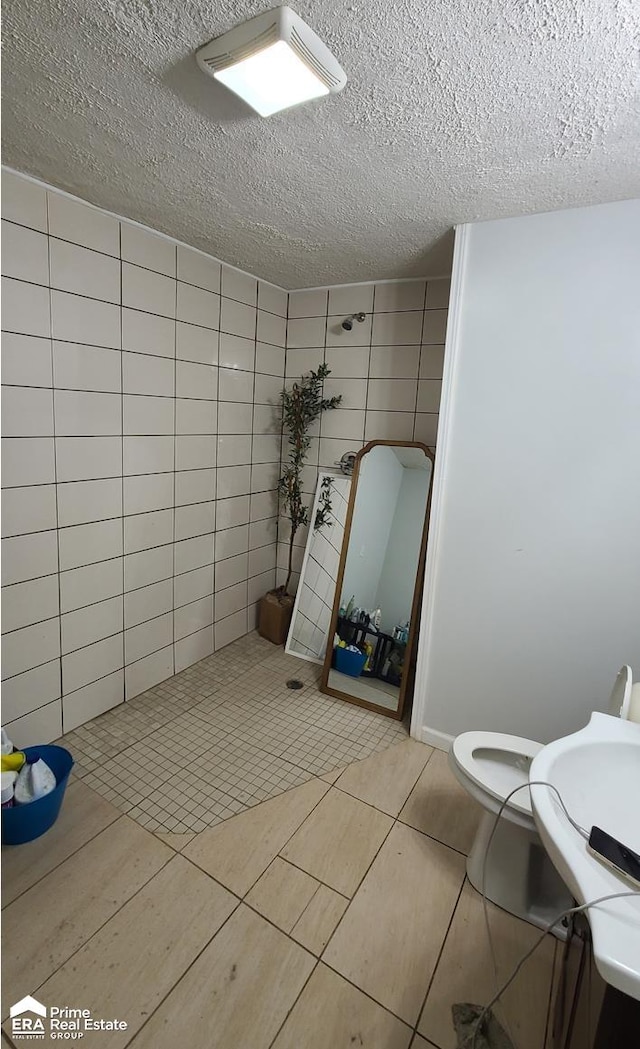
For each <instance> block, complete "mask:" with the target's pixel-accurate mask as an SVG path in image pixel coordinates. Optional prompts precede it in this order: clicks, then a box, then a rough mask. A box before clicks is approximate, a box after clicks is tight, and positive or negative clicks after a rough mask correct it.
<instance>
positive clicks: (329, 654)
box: [320, 441, 435, 721]
mask: <svg viewBox="0 0 640 1049" xmlns="http://www.w3.org/2000/svg"><path fill="white" fill-rule="evenodd" d="M380 446H382V447H387V448H420V449H422V451H423V452H424V454H425V456H426V457H427V459H429V460H430V461H431V478H430V480H429V491H428V494H427V506H426V509H425V513H424V525H423V528H422V537H421V539H420V553H419V556H418V566H417V569H416V581H415V585H414V588H413V600H412V602H411V619H410V626H409V637H408V639H407V651H406V657H405V664H404V667H403V670H402V680H401V682H400V687H399V695H398V709H397V710H395V711H394V710H389V708H388V707H383V706H380V705H378V704H377V703H370V702H369V700H367V699H360V698H359V697H358V696H351V695H349V694H348V693H347V692H341V691H340V690H339V689H337V688H332V687H331V686H330V685H329V672H330V671H331V663H332V660H333V638H334V636H335V633H336V627H337V625H338V613H339V611H340V600H341V597H342V584H343V580H344V570H345V565H346V561H347V551H348V549H349V540H350V538H351V523H352V520H353V511H354V507H355V502H356V496H357V494H358V479H359V476H360V463H361V462H362V460H363V459H364V457H365V455H366V454H367V452H370V451H371V450H372V449H373V448H377V447H380ZM434 461H435V460H434V456H433V453H432V452H431V451H430V450H429V449H428V448H427V446H426V444H423V443H422V442H421V441H369V443H368V444H366V445H365V446H364V448H361V449H360V451H359V452H358V454H357V455H356V461H355V465H354V468H353V476H352V478H351V492H350V494H349V506H348V508H347V516H346V520H345V523H344V536H343V539H342V549H341V551H340V565H339V567H338V578H337V580H336V593H335V597H334V601H333V611H332V613H331V623H330V625H329V641H328V644H327V651H326V655H325V658H324V665H323V667H322V676H321V678H320V691H321V692H323V693H324V694H325V695H327V696H334V697H335V698H336V699H344V700H346V702H347V703H353V704H355V706H358V707H366V708H367V709H368V710H375V711H376V712H377V713H378V714H384V715H385V716H386V717H389V718H394V719H395V720H396V721H401V720H402V716H403V712H404V704H405V698H406V693H407V686H408V684H409V678H410V673H411V663H412V659H413V653H414V647H415V643H416V639H417V636H418V629H419V626H420V598H421V595H422V586H423V579H424V563H425V556H426V551H427V535H428V532H429V516H430V513H431V495H432V492H433V467H434Z"/></svg>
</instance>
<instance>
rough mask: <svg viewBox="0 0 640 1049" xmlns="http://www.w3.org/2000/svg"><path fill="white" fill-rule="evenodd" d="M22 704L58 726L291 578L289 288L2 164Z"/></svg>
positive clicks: (165, 665)
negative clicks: (281, 495) (286, 472)
mask: <svg viewBox="0 0 640 1049" xmlns="http://www.w3.org/2000/svg"><path fill="white" fill-rule="evenodd" d="M2 188H3V193H2V215H3V223H2V226H3V253H2V259H3V267H2V272H3V274H4V276H3V311H2V328H3V339H2V382H3V391H2V410H3V432H4V434H5V440H4V443H3V456H2V467H3V473H2V483H3V488H4V491H3V509H2V536H3V540H2V546H3V558H2V572H3V574H2V583H3V613H4V615H3V638H2V657H3V662H2V677H3V679H4V680H3V700H4V713H3V722H4V724H5V726H6V727H7V728H8V731H9V733H10V734H13V736H14V737H15V738H16V740H17V742H18V743H20V744H21V745H25V744H27V743H29V742H35V741H39V742H42V741H44V740H50V739H53V738H56V737H57V736H59V735H60V734H61V732H62V731H63V730H64V731H69V730H70V729H73V728H74V727H76V726H78V725H80V724H82V723H83V722H85V721H87V720H88V719H89V718H92V717H94V716H95V715H97V714H99V713H101V712H103V711H105V710H107V709H109V708H110V707H113V706H115V705H116V704H118V703H120V702H122V701H123V700H124V699H125V698H129V697H131V696H134V695H136V694H137V693H140V692H142V691H144V690H146V689H147V688H149V687H150V686H151V685H153V684H155V683H156V682H158V681H161V680H163V679H164V678H167V677H169V676H170V675H171V674H173V673H175V672H178V671H180V670H182V669H183V668H184V667H187V666H189V665H190V664H191V663H193V662H195V661H196V660H199V659H201V658H202V657H204V656H206V655H208V654H209V653H211V652H213V651H214V650H215V649H218V648H220V647H222V646H223V645H225V644H227V643H228V642H230V641H232V640H233V639H234V638H236V637H238V636H240V635H242V634H245V633H246V632H247V630H249V629H252V628H253V626H254V615H255V612H254V605H255V602H256V600H257V599H258V598H259V597H260V595H261V594H262V593H264V592H265V590H267V589H268V588H269V587H271V586H273V584H274V577H275V564H276V524H277V519H276V514H277V500H276V483H277V478H278V474H279V458H280V439H279V436H278V433H277V427H276V426H275V412H274V407H273V405H274V404H275V403H276V402H277V399H278V394H279V391H280V389H281V387H282V381H283V380H282V376H283V373H284V366H285V327H286V319H285V318H286V311H287V294H286V292H284V291H282V289H280V288H277V287H274V286H273V285H270V284H268V283H265V282H263V281H258V280H256V279H255V278H253V277H251V276H248V275H247V274H244V273H241V272H239V271H237V270H234V269H233V268H231V267H228V266H225V265H223V264H221V263H219V262H218V261H216V260H214V259H212V258H210V257H209V256H206V255H203V254H201V253H199V252H197V251H194V250H192V249H190V248H188V247H185V246H183V245H181V244H177V243H176V242H175V241H171V240H169V239H167V238H165V237H160V236H156V235H154V234H153V233H152V232H151V231H149V230H146V229H143V228H141V227H139V226H135V225H133V224H130V223H127V222H120V221H119V220H118V219H117V218H116V217H114V216H113V215H110V214H107V213H105V212H103V211H100V210H98V209H96V208H91V207H89V206H87V205H85V204H83V203H82V202H80V201H77V200H75V199H72V198H69V197H67V196H65V195H64V194H61V193H58V192H56V191H49V192H47V191H46V189H45V188H44V187H42V186H41V185H39V184H36V183H33V182H31V181H29V180H26V179H23V178H21V177H18V176H16V175H15V174H12V173H9V172H4V173H3V187H2Z"/></svg>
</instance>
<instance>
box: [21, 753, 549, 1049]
mask: <svg viewBox="0 0 640 1049" xmlns="http://www.w3.org/2000/svg"><path fill="white" fill-rule="evenodd" d="M477 818H478V811H477V810H476V808H475V806H474V803H473V802H472V801H471V800H470V799H469V798H468V797H467V796H466V795H465V794H464V793H463V792H461V791H460V790H459V789H458V787H457V785H456V784H455V782H454V781H453V778H452V776H451V773H450V772H449V769H448V766H447V764H446V761H444V760H442V756H441V755H440V754H439V753H437V752H433V751H432V750H431V749H430V748H429V747H427V746H424V745H423V744H420V743H416V742H414V741H413V740H404V741H403V742H400V743H396V744H395V745H393V746H391V747H390V748H387V749H385V750H384V751H383V752H382V753H376V754H373V755H372V756H370V757H367V758H366V759H365V760H363V761H360V762H357V763H351V764H349V766H348V767H347V768H345V769H344V770H342V771H339V772H337V771H333V772H330V773H325V774H323V775H320V776H318V775H313V774H312V775H310V776H309V777H308V778H307V780H306V781H305V782H304V783H302V784H300V785H298V786H295V787H294V788H293V789H291V790H289V791H287V792H286V793H280V794H278V795H277V796H276V797H274V798H271V799H269V800H266V801H264V802H262V803H260V804H258V805H255V806H253V807H250V808H249V809H247V811H244V812H242V813H239V814H238V815H236V816H234V817H232V818H230V819H228V820H226V821H225V822H222V823H220V824H219V825H216V826H214V827H209V828H207V829H205V830H203V831H202V832H200V833H198V834H195V835H193V834H191V835H178V834H170V833H167V832H166V831H159V832H157V833H151V832H150V831H149V830H148V829H145V828H144V827H142V826H140V824H139V823H138V822H136V821H134V820H132V819H131V818H130V817H129V816H128V815H126V814H123V813H122V812H121V811H120V810H119V809H118V808H116V807H115V806H114V805H112V804H111V803H109V802H108V801H106V800H105V798H104V797H102V796H100V794H98V793H96V792H95V791H94V790H93V789H92V788H91V787H90V786H88V784H87V782H86V777H85V778H84V780H79V779H76V780H75V781H74V782H72V784H71V785H70V787H69V790H68V793H67V798H66V800H65V805H64V808H63V811H62V813H61V816H60V818H59V820H58V822H57V824H56V825H55V826H54V827H53V828H52V830H51V831H50V832H49V833H48V834H47V835H45V836H44V837H43V838H40V839H39V840H37V841H35V842H32V843H30V844H28V845H23V846H18V847H15V848H13V849H5V850H4V879H3V882H4V884H3V902H4V911H3V923H4V930H3V931H4V944H5V950H4V985H3V1011H2V1016H3V1020H4V1023H3V1027H4V1031H5V1033H8V1031H9V1023H8V1021H7V1020H6V1017H7V1015H8V1011H9V1005H10V1004H11V1003H12V1002H15V1001H17V1000H18V999H19V998H21V997H22V996H24V995H26V994H33V995H35V997H36V998H37V999H38V1000H39V1001H41V1002H43V1003H44V1004H48V1005H49V1006H50V1005H52V1004H65V1005H68V1006H71V1007H74V1008H80V1007H81V1008H87V1009H91V1010H92V1012H93V1015H94V1017H97V1018H113V1017H118V1018H119V1019H122V1020H124V1021H126V1022H127V1024H128V1027H127V1029H126V1031H117V1032H110V1033H109V1034H108V1035H107V1036H105V1034H104V1033H103V1032H96V1033H88V1034H86V1035H85V1037H84V1038H83V1040H82V1045H84V1046H85V1047H86V1049H101V1047H106V1046H108V1049H124V1047H125V1046H131V1049H175V1047H176V1046H189V1049H354V1047H356V1049H358V1047H361V1049H362V1047H363V1049H409V1047H411V1049H418V1047H419V1049H425V1047H432V1046H436V1047H438V1049H454V1046H455V1039H454V1036H453V1030H452V1026H451V1005H452V1004H453V1003H454V1002H457V1001H471V1002H476V1003H484V1002H486V1001H487V999H488V998H489V997H490V996H491V994H492V989H493V979H492V975H491V964H490V960H489V953H488V946H487V940H486V934H485V930H484V925H483V917H482V906H481V901H480V899H479V897H478V895H477V894H476V893H475V892H474V891H473V890H472V889H471V888H470V887H469V885H468V883H467V882H466V880H465V856H464V852H465V851H466V849H467V848H468V844H469V841H470V838H471V836H472V833H473V829H474V826H475V823H476V820H477ZM167 841H170V842H171V843H172V847H169V845H168V844H167ZM489 914H490V921H491V925H492V929H493V932H494V937H495V944H496V954H497V962H498V972H499V977H500V979H503V978H504V976H505V975H506V974H507V973H508V971H509V969H510V967H511V966H512V965H513V963H514V960H516V959H517V958H519V957H520V956H521V954H523V953H524V951H525V950H526V948H527V947H528V946H529V945H530V944H531V943H532V941H533V940H534V939H535V937H536V935H537V931H536V930H535V929H533V928H532V927H530V926H529V925H527V924H526V923H524V922H522V921H520V920H518V919H516V918H513V917H511V916H509V915H507V914H505V913H504V912H501V911H499V910H498V909H497V908H495V907H493V906H490V907H489ZM555 949H556V944H555V941H554V940H552V939H548V940H547V941H546V942H545V943H544V946H543V948H542V949H541V950H540V951H538V952H537V953H536V954H534V955H533V956H532V958H531V959H530V960H529V961H528V962H527V963H526V965H525V966H524V968H523V969H522V971H521V973H520V974H519V976H518V978H517V979H516V981H515V983H514V984H513V986H512V988H511V989H510V991H509V992H508V993H507V995H506V996H505V1000H504V1009H503V1011H502V1017H503V1019H504V1018H505V1015H506V1022H507V1023H508V1026H509V1029H510V1031H511V1034H512V1036H513V1038H514V1040H515V1045H516V1047H517V1049H544V1047H545V1039H546V1029H547V1025H548V1016H549V1009H550V999H551V988H552V983H553V969H554V958H555ZM45 1041H49V1039H48V1038H46V1039H45ZM20 1044H21V1043H20V1042H16V1043H15V1045H16V1049H17V1047H18V1046H19V1045H20ZM56 1044H58V1043H56Z"/></svg>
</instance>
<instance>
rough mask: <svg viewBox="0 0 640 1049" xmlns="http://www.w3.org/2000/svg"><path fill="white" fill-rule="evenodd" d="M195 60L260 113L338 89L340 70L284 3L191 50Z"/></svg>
mask: <svg viewBox="0 0 640 1049" xmlns="http://www.w3.org/2000/svg"><path fill="white" fill-rule="evenodd" d="M196 59H197V62H198V65H199V66H200V68H201V69H203V70H204V72H205V73H208V74H209V76H212V77H214V78H215V79H216V80H219V81H220V82H221V83H222V84H224V85H225V86H226V87H228V88H229V89H230V90H231V91H233V92H234V93H235V94H236V95H239V96H240V98H242V99H244V101H245V102H247V103H248V104H249V105H250V106H251V107H252V109H255V110H256V112H257V113H259V114H260V116H261V117H269V116H271V115H272V114H273V113H278V112H279V111H280V110H282V109H289V107H290V106H297V105H299V104H300V103H301V102H308V101H309V100H310V99H312V98H319V97H320V96H321V95H328V94H333V93H335V92H337V91H342V88H343V87H344V85H345V84H346V82H347V77H346V75H345V72H344V70H343V69H342V68H341V66H340V65H339V64H338V62H337V61H336V59H335V58H334V57H333V55H332V54H331V52H330V51H329V48H328V47H326V45H325V44H323V43H322V40H321V39H320V37H319V36H317V35H316V33H314V31H313V29H310V28H309V26H308V25H307V24H306V22H303V21H302V19H301V18H300V16H299V15H297V14H296V13H295V11H292V10H291V8H290V7H276V8H275V9H274V10H273V11H267V12H265V14H263V15H257V16H256V18H252V19H250V21H248V22H244V23H243V24H242V25H239V26H236V27H235V29H231V30H229V32H228V33H225V34H224V35H223V36H219V37H218V38H217V39H216V40H211V41H210V42H209V43H208V44H205V46H204V47H201V48H200V49H199V50H198V51H196Z"/></svg>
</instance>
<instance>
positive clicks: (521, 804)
mask: <svg viewBox="0 0 640 1049" xmlns="http://www.w3.org/2000/svg"><path fill="white" fill-rule="evenodd" d="M542 747H543V744H542V743H536V742H535V740H532V739H524V738H523V737H521V736H508V735H505V734H504V733H501V732H463V733H462V734H461V735H459V736H456V738H455V739H454V741H453V744H452V747H451V750H452V755H453V757H454V759H455V762H456V764H457V765H458V768H459V769H460V771H461V772H462V773H464V775H465V776H466V777H467V778H468V779H469V780H471V782H472V783H474V784H475V785H476V786H477V787H479V788H480V789H481V790H483V791H485V792H486V793H487V794H489V795H490V796H491V797H492V798H495V799H496V800H497V801H498V802H500V803H502V802H503V801H504V799H505V798H506V797H507V795H508V794H509V793H510V792H511V791H512V790H513V789H514V788H515V787H519V786H521V785H523V784H525V783H527V782H528V780H529V767H530V765H531V762H532V761H533V759H534V757H535V756H536V754H538V752H539V751H541V750H542ZM507 809H514V810H515V811H516V812H520V813H522V815H523V816H525V817H528V818H529V819H531V820H533V812H532V809H531V796H530V794H529V792H528V791H525V790H523V791H521V792H520V793H519V794H516V795H514V797H513V798H512V799H511V800H510V801H509V802H508V804H507Z"/></svg>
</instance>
